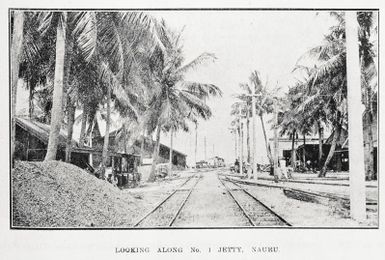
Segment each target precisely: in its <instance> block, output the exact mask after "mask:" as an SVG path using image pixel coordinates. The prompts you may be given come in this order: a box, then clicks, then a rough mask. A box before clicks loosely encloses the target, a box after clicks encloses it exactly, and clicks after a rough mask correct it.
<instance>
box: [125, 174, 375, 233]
mask: <svg viewBox="0 0 385 260" xmlns="http://www.w3.org/2000/svg"><path fill="white" fill-rule="evenodd" d="M218 173H221V174H223V173H225V174H226V173H229V171H228V170H227V169H215V170H210V171H207V172H201V174H202V179H201V180H200V181H199V183H198V184H197V186H196V187H195V189H194V191H193V192H192V193H191V195H190V197H189V199H188V200H187V202H186V204H185V205H184V207H183V209H182V211H181V213H180V215H179V216H178V218H177V219H176V221H175V223H174V225H173V226H175V227H223V226H225V227H226V226H227V227H229V226H234V227H235V226H250V223H249V221H248V220H247V219H246V217H245V216H244V215H243V213H242V212H241V211H240V210H239V207H238V206H237V205H236V203H235V202H234V201H233V199H232V198H231V196H230V195H229V194H228V193H227V192H226V190H225V188H224V187H223V185H222V184H221V182H220V181H219V180H218V178H217V174H218ZM191 174H194V172H192V171H189V172H181V173H179V175H180V177H179V178H174V179H169V180H167V179H166V180H163V181H159V182H156V183H154V184H145V185H142V186H139V187H137V188H135V189H130V190H127V191H126V192H128V193H130V194H132V195H134V197H135V196H136V197H138V196H140V197H141V198H142V202H143V208H144V209H146V210H144V211H148V210H149V209H151V208H153V207H154V206H155V205H157V204H158V203H159V202H160V201H161V200H162V199H164V198H165V197H166V196H167V195H168V194H170V193H171V192H172V191H173V190H174V189H177V188H178V187H179V186H180V185H181V184H182V183H183V182H184V181H185V180H186V178H187V177H188V176H190V175H191ZM307 178H309V176H307ZM259 181H260V182H263V183H265V184H273V182H272V181H265V180H259ZM334 181H337V180H334ZM278 185H279V186H285V187H292V188H299V189H305V190H309V191H313V192H317V191H322V192H329V193H335V194H338V195H347V192H348V187H345V186H332V185H321V184H303V183H288V182H285V183H283V182H280V183H279V184H278ZM187 186H188V185H186V186H185V187H184V188H187ZM241 186H242V187H244V188H246V189H247V190H248V191H249V192H250V193H251V194H253V195H254V196H256V197H257V198H258V199H259V200H261V201H262V202H263V203H264V204H266V205H267V206H269V207H271V208H272V209H273V210H274V211H275V212H276V213H277V214H279V215H280V216H281V217H283V218H284V219H285V220H286V221H288V222H289V223H290V224H292V225H293V226H294V227H296V226H297V227H357V226H376V225H377V223H378V221H377V206H368V220H367V221H366V222H365V223H357V222H355V221H353V220H351V219H349V212H348V211H347V210H344V209H342V208H341V207H340V206H339V205H337V204H333V203H331V204H330V205H321V204H317V203H311V202H303V201H299V200H295V199H291V198H288V197H286V196H285V195H284V193H283V191H282V189H277V188H269V187H261V186H253V185H241ZM232 188H234V187H232ZM237 194H238V195H236V196H239V198H240V199H241V201H244V202H243V205H242V206H244V207H245V208H246V209H247V211H248V213H250V214H251V215H252V214H253V207H254V208H256V207H257V206H255V205H253V204H252V203H251V202H247V201H246V199H247V198H246V197H247V196H246V197H245V196H243V195H242V194H241V193H237ZM368 194H369V195H368V196H369V197H370V198H372V199H375V198H376V197H377V189H374V188H369V189H368ZM181 197H183V196H181ZM180 202H181V199H180V198H176V199H175V202H173V200H171V201H170V204H169V205H165V209H166V207H167V208H170V209H171V208H172V209H175V210H176V208H177V207H174V206H176V205H180ZM172 204H175V205H172ZM166 211H167V210H165V212H166ZM172 211H173V210H172ZM255 211H256V210H255ZM167 214H168V213H167ZM171 215H172V214H171ZM158 217H159V216H158ZM260 217H261V216H260ZM262 217H263V216H262ZM257 218H258V216H257ZM256 222H258V221H256ZM148 224H149V225H151V226H153V225H156V223H155V222H154V223H151V222H150V223H148ZM261 225H266V224H264V223H262V222H261Z"/></svg>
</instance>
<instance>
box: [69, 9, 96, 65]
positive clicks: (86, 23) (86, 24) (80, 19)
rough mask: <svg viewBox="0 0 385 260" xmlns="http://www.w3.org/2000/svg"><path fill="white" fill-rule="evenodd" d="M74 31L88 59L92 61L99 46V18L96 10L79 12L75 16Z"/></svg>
mask: <svg viewBox="0 0 385 260" xmlns="http://www.w3.org/2000/svg"><path fill="white" fill-rule="evenodd" d="M73 20H74V24H75V27H74V29H73V31H72V33H73V35H74V38H75V39H76V41H77V43H78V46H79V48H80V49H81V51H82V54H83V56H84V58H85V60H86V61H90V60H91V57H92V56H93V54H94V52H95V50H96V46H97V35H98V33H97V19H96V14H95V13H94V12H78V13H75V14H74V17H73Z"/></svg>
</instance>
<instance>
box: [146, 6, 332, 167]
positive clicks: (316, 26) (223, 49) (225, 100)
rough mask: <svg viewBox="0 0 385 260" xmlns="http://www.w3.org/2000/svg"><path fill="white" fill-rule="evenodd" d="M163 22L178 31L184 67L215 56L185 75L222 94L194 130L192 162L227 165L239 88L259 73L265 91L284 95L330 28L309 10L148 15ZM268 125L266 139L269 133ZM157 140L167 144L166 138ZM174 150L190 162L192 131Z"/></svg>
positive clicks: (260, 145) (260, 144) (259, 146)
mask: <svg viewBox="0 0 385 260" xmlns="http://www.w3.org/2000/svg"><path fill="white" fill-rule="evenodd" d="M153 15H155V16H156V17H162V18H164V19H165V21H166V23H167V24H168V26H169V27H171V28H173V29H176V30H181V29H182V28H184V30H183V34H182V37H183V43H184V54H185V57H186V62H188V61H190V60H192V59H194V58H195V57H197V56H198V55H200V54H201V53H203V52H210V53H214V54H215V55H216V57H217V58H218V59H217V60H216V61H215V63H212V64H208V65H205V66H201V67H199V68H197V69H196V70H194V71H192V72H190V73H188V74H187V76H186V80H192V81H197V82H202V83H211V84H215V85H216V86H218V87H220V88H221V90H222V91H223V93H224V94H223V97H222V98H214V99H211V100H209V101H208V105H209V106H210V107H211V108H212V111H213V117H212V118H211V119H210V120H208V121H200V122H199V126H198V150H197V160H198V161H199V160H202V159H204V158H205V149H204V139H205V138H206V156H207V158H210V157H212V156H214V155H215V156H220V157H223V158H224V159H225V161H226V162H227V163H229V162H233V161H234V160H235V140H234V136H233V135H232V134H231V133H230V130H229V127H230V122H231V120H232V117H231V116H230V110H231V104H232V103H234V102H235V101H236V99H235V98H234V94H235V93H239V92H240V91H241V89H240V88H239V83H243V82H244V83H247V82H248V78H249V75H250V74H251V72H252V71H254V70H258V71H259V72H260V73H261V76H262V79H263V82H266V81H267V82H268V86H269V87H270V88H274V87H275V86H276V85H278V86H279V87H281V88H282V91H283V92H285V90H287V88H288V86H290V85H291V84H293V83H294V82H295V76H294V75H293V73H292V70H293V68H294V66H295V64H296V62H297V60H298V59H299V57H301V55H303V54H304V53H305V52H306V51H307V50H309V49H310V48H312V47H314V46H317V45H319V44H321V43H322V39H323V36H324V35H325V34H326V33H327V31H328V28H329V27H330V26H331V25H333V24H334V23H335V21H334V20H333V19H332V18H331V17H329V15H328V14H327V13H322V12H321V13H319V14H316V12H311V11H306V12H305V11H172V12H171V11H169V12H153ZM267 121H268V118H267V119H266V120H265V124H266V125H267V127H266V128H267V130H268V132H267V134H268V137H272V131H270V126H269V124H268V123H267ZM256 135H257V137H256V139H257V142H256V153H257V160H258V161H260V162H266V160H267V158H266V151H265V148H264V147H265V146H264V139H263V133H262V130H261V124H260V121H259V120H257V124H256ZM161 140H162V142H163V143H165V144H169V142H170V137H169V136H167V135H166V134H163V136H162V137H161ZM174 147H175V149H176V150H179V151H181V152H183V153H185V154H187V156H188V157H187V162H188V164H189V165H192V163H193V162H194V157H195V156H194V149H195V127H194V126H192V127H191V131H190V132H189V133H183V132H182V133H177V134H176V136H175V137H174Z"/></svg>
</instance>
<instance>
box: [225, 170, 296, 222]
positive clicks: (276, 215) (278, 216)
mask: <svg viewBox="0 0 385 260" xmlns="http://www.w3.org/2000/svg"><path fill="white" fill-rule="evenodd" d="M218 178H219V177H218ZM225 178H226V181H228V182H231V183H232V184H234V185H235V186H237V187H238V188H239V189H240V190H242V191H243V192H244V193H246V194H247V195H249V197H251V198H252V199H253V200H255V201H256V202H258V203H259V204H261V205H262V206H263V207H264V208H265V209H266V210H267V211H269V213H271V214H273V215H274V216H275V217H277V218H278V219H279V220H280V221H282V222H283V223H284V224H285V225H287V226H290V227H291V226H292V225H291V224H290V223H289V222H287V221H286V220H285V219H284V218H282V217H281V216H280V215H278V214H277V213H276V212H275V211H274V210H272V209H271V208H270V207H268V206H267V205H266V204H264V203H263V202H261V201H260V200H259V199H257V198H256V197H255V196H254V195H252V194H251V193H250V192H248V191H247V190H246V189H245V188H243V187H241V186H240V185H239V184H237V183H235V181H233V180H230V179H229V178H228V177H225Z"/></svg>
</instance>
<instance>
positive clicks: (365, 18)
mask: <svg viewBox="0 0 385 260" xmlns="http://www.w3.org/2000/svg"><path fill="white" fill-rule="evenodd" d="M331 15H333V16H334V17H336V19H337V22H338V23H337V25H336V26H332V27H331V28H330V32H329V34H328V35H326V36H325V39H324V42H323V44H322V45H320V46H317V47H315V48H313V49H311V50H310V51H309V52H307V53H306V56H307V57H314V58H315V66H314V67H313V68H311V75H310V77H309V78H308V92H307V94H308V96H310V97H308V101H309V102H307V103H309V104H311V102H310V101H311V100H313V99H317V98H316V97H318V98H320V97H322V98H324V104H327V114H328V117H329V122H331V124H332V125H333V143H332V146H331V148H332V149H330V152H329V154H328V157H327V158H326V161H325V163H324V165H323V167H322V170H321V172H320V176H324V175H325V174H326V168H327V164H328V163H329V162H330V160H331V158H332V156H333V153H334V149H333V148H335V146H336V144H335V143H334V141H337V140H338V138H339V133H340V131H341V128H342V127H343V125H342V124H343V123H346V112H347V111H346V93H347V91H346V47H345V19H344V13H339V12H331ZM372 16H373V15H372V12H358V14H357V18H358V21H359V25H360V29H359V32H360V33H359V41H360V59H361V61H362V62H361V66H362V71H364V73H362V74H363V75H365V72H367V73H368V74H367V75H370V76H369V77H368V78H369V81H371V79H373V78H376V70H375V69H374V68H375V66H374V55H375V54H374V51H373V45H372V44H371V42H370V41H369V34H370V31H371V27H372V22H371V21H372ZM365 81H366V80H365V76H363V77H362V82H361V86H362V87H363V90H364V91H363V92H364V93H368V92H367V90H368V87H367V85H366V84H365ZM374 82H375V81H372V83H374ZM369 92H370V91H369ZM368 96H370V94H369V95H368ZM368 100H371V102H363V103H364V104H365V106H366V108H369V107H370V104H372V102H373V99H372V98H369V99H368ZM368 111H370V108H369V109H368ZM368 118H370V116H368ZM369 121H370V120H369ZM367 129H368V130H369V131H370V129H371V127H369V128H367ZM370 138H371V135H370V133H369V134H368V139H369V140H368V142H369V143H373V141H372V140H370ZM369 150H370V149H368V150H367V151H368V152H369V153H370V151H369ZM367 156H369V157H370V155H367Z"/></svg>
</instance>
